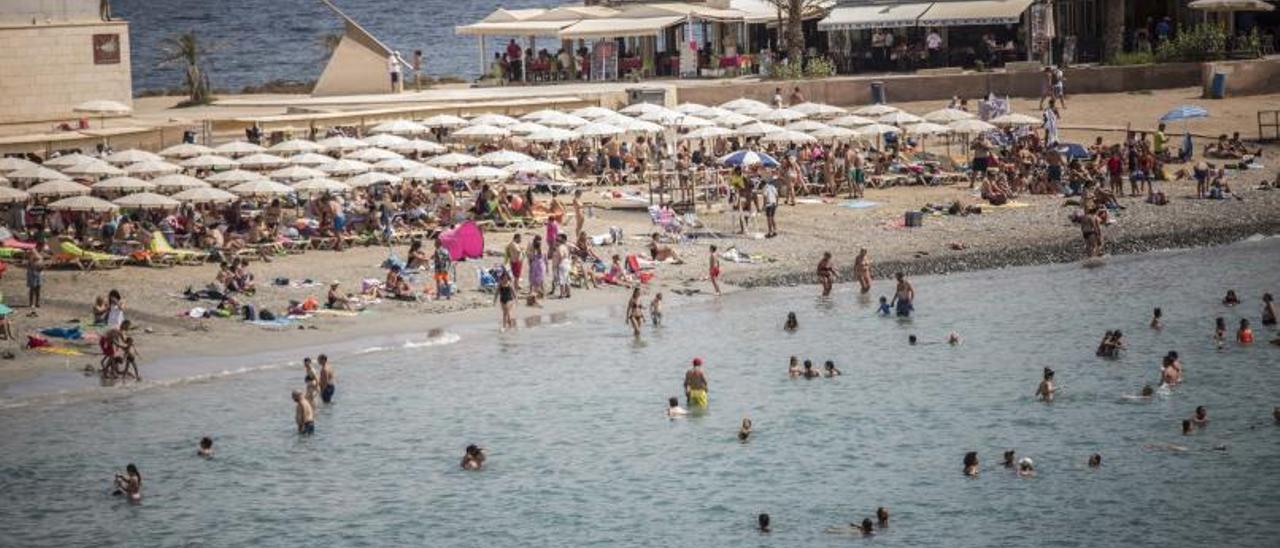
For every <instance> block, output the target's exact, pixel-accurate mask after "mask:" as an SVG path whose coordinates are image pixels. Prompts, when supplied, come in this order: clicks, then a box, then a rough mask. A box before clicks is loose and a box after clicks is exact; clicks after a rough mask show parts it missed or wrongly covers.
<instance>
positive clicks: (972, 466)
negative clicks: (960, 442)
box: [964, 451, 978, 477]
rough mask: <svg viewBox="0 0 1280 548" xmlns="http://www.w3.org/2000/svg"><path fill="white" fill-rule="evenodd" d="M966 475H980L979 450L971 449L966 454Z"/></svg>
mask: <svg viewBox="0 0 1280 548" xmlns="http://www.w3.org/2000/svg"><path fill="white" fill-rule="evenodd" d="M964 475H966V476H969V477H976V476H977V475H978V452H977V451H969V452H968V453H965V454H964Z"/></svg>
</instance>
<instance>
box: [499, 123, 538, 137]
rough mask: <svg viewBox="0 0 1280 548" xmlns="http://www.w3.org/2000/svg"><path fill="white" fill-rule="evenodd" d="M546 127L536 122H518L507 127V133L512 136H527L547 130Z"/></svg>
mask: <svg viewBox="0 0 1280 548" xmlns="http://www.w3.org/2000/svg"><path fill="white" fill-rule="evenodd" d="M547 127H548V126H544V125H542V124H539V123H537V122H520V123H518V124H516V125H514V126H509V127H507V131H510V132H511V134H512V135H528V134H530V133H534V132H538V131H542V130H544V129H547Z"/></svg>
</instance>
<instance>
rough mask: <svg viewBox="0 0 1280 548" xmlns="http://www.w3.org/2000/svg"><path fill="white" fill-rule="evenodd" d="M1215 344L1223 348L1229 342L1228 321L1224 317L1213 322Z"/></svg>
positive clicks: (1219, 317)
mask: <svg viewBox="0 0 1280 548" xmlns="http://www.w3.org/2000/svg"><path fill="white" fill-rule="evenodd" d="M1213 342H1214V343H1215V344H1217V345H1218V348H1222V345H1223V344H1224V343H1226V342H1227V320H1226V319H1225V318H1223V317H1222V316H1218V317H1217V318H1215V319H1214V320H1213Z"/></svg>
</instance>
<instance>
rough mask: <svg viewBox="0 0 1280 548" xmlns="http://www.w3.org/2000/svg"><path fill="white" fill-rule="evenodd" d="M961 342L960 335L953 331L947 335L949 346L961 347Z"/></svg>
mask: <svg viewBox="0 0 1280 548" xmlns="http://www.w3.org/2000/svg"><path fill="white" fill-rule="evenodd" d="M961 342H962V341H961V340H960V334H959V333H956V332H955V331H952V332H950V333H948V334H947V344H949V345H951V346H960V343H961Z"/></svg>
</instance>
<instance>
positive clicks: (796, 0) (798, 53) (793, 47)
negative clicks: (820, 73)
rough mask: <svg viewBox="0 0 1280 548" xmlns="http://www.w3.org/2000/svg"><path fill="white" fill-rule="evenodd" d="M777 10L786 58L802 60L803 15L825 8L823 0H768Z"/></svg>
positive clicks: (792, 60)
mask: <svg viewBox="0 0 1280 548" xmlns="http://www.w3.org/2000/svg"><path fill="white" fill-rule="evenodd" d="M768 2H769V3H770V4H773V6H774V7H775V8H777V10H778V29H779V34H780V36H779V38H780V39H781V40H780V42H781V45H784V46H785V47H786V50H787V59H788V60H790V61H791V62H794V63H800V62H803V60H804V17H805V16H806V15H812V14H813V12H815V11H819V10H823V9H825V6H824V3H825V2H824V0H768Z"/></svg>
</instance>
